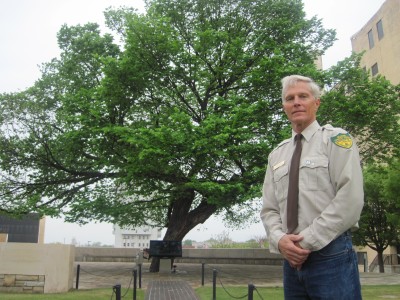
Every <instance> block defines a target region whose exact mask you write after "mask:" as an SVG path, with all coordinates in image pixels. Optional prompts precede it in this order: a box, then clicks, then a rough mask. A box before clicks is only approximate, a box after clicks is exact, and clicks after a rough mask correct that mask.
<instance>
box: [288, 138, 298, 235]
mask: <svg viewBox="0 0 400 300" xmlns="http://www.w3.org/2000/svg"><path fill="white" fill-rule="evenodd" d="M301 138H302V135H301V133H298V134H297V135H296V136H295V137H294V140H295V142H296V148H295V149H294V152H293V156H292V161H291V163H290V171H289V190H288V197H287V227H288V233H293V231H294V230H295V229H296V227H297V225H298V202H299V166H300V157H301V148H302V147H301Z"/></svg>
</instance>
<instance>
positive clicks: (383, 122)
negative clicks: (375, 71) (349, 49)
mask: <svg viewBox="0 0 400 300" xmlns="http://www.w3.org/2000/svg"><path fill="white" fill-rule="evenodd" d="M360 59H361V54H360V55H356V54H353V55H352V56H351V57H349V58H346V59H345V60H343V61H341V62H339V63H338V64H337V65H336V66H334V67H332V68H331V69H330V70H329V71H328V72H327V74H326V77H325V84H326V87H327V89H328V92H326V93H325V94H324V95H323V96H322V99H321V103H322V104H321V107H320V109H319V118H318V119H319V120H320V121H322V122H323V123H331V124H332V125H333V126H337V127H342V128H344V129H346V130H348V131H349V132H350V133H351V134H352V135H353V136H354V137H355V138H356V140H357V144H358V146H359V148H360V155H361V158H362V160H363V161H364V162H374V161H375V162H376V161H385V160H388V159H390V158H391V157H392V156H396V155H398V150H399V149H400V148H399V147H400V123H399V115H400V101H399V100H400V99H399V91H400V86H394V85H392V84H391V83H390V82H389V81H388V80H386V79H385V78H383V77H381V76H377V77H373V78H371V77H370V76H369V74H367V73H366V72H365V71H364V70H363V69H361V68H360Z"/></svg>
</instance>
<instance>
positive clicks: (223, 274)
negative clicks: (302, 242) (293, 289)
mask: <svg viewBox="0 0 400 300" xmlns="http://www.w3.org/2000/svg"><path fill="white" fill-rule="evenodd" d="M77 264H79V265H80V266H81V272H80V280H79V289H92V288H111V287H112V286H113V285H115V284H121V288H122V289H123V290H124V289H126V288H128V287H129V286H130V288H132V281H131V279H132V271H133V269H134V268H135V263H112V262H79V263H75V267H76V265H77ZM176 265H177V270H176V272H175V273H169V272H168V273H167V272H166V273H162V272H160V273H150V272H149V271H148V270H149V266H150V264H149V263H147V262H146V263H144V264H143V266H142V277H141V288H142V289H144V290H146V291H147V289H149V287H151V285H152V284H153V283H152V282H161V281H162V282H164V281H173V282H176V281H177V282H185V283H187V284H188V285H189V286H190V287H192V288H193V289H195V288H197V287H200V286H201V285H202V266H201V264H187V263H178V264H176ZM214 270H216V271H217V272H218V273H217V277H218V281H217V282H218V283H219V282H222V283H223V284H224V285H228V286H229V285H230V286H235V285H236V286H239V285H240V286H246V285H248V284H249V283H252V284H254V285H255V286H256V287H266V286H270V287H271V286H272V287H281V286H282V279H283V274H282V267H281V266H267V265H229V264H210V265H209V264H206V265H205V270H204V285H205V286H212V278H213V271H214ZM75 274H76V271H75ZM75 280H76V279H74V287H75V283H76V281H75ZM360 280H361V285H399V286H400V274H393V273H360ZM138 287H139V285H138ZM160 299H162V298H160ZM160 299H158V300H160ZM193 299H195V298H193ZM185 300H189V299H185Z"/></svg>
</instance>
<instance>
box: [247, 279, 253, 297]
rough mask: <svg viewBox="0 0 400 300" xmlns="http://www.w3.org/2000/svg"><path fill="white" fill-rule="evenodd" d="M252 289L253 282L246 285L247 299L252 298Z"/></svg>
mask: <svg viewBox="0 0 400 300" xmlns="http://www.w3.org/2000/svg"><path fill="white" fill-rule="evenodd" d="M253 291H254V284H251V283H250V284H249V285H248V298H247V299H248V300H253Z"/></svg>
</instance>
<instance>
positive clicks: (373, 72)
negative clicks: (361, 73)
mask: <svg viewBox="0 0 400 300" xmlns="http://www.w3.org/2000/svg"><path fill="white" fill-rule="evenodd" d="M371 72H372V76H375V75H376V74H378V72H379V70H378V63H375V64H374V65H373V66H372V67H371Z"/></svg>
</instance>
